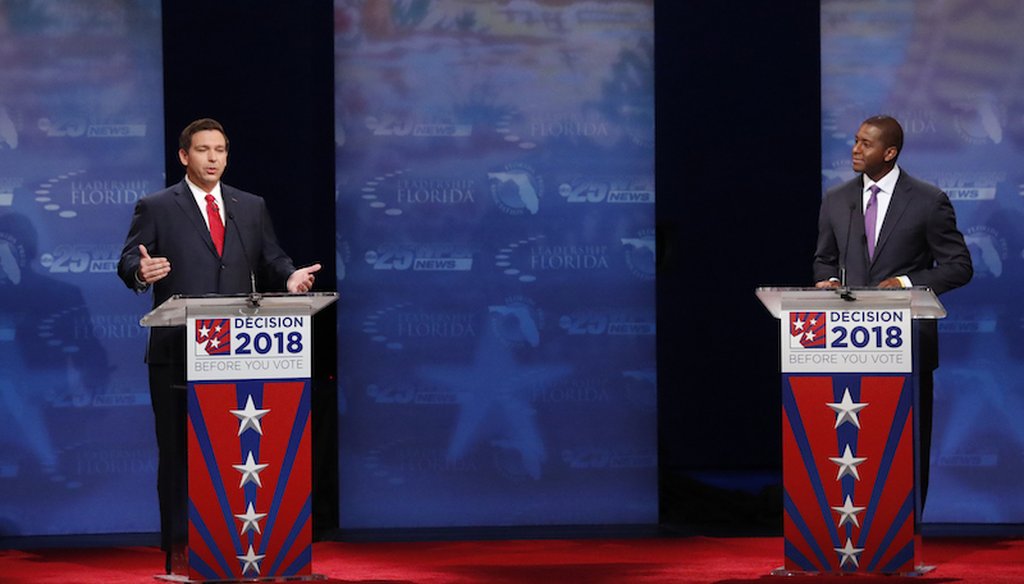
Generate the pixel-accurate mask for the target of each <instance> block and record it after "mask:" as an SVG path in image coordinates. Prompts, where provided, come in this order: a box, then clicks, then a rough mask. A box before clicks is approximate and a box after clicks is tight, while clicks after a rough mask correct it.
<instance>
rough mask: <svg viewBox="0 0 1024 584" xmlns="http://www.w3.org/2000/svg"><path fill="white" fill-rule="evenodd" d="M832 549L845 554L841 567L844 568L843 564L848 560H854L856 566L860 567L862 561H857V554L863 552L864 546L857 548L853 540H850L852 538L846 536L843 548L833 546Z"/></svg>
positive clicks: (840, 563)
mask: <svg viewBox="0 0 1024 584" xmlns="http://www.w3.org/2000/svg"><path fill="white" fill-rule="evenodd" d="M832 549H834V550H836V551H837V552H839V553H840V554H842V556H843V559H842V560H841V561H840V562H839V567H840V568H842V567H843V566H845V565H846V561H847V560H849V561H851V562H853V565H854V566H856V567H858V568H859V567H860V562H858V561H857V554H859V553H861V552H863V551H864V548H855V547H853V542H852V541H850V538H846V545H845V546H843V547H841V548H832Z"/></svg>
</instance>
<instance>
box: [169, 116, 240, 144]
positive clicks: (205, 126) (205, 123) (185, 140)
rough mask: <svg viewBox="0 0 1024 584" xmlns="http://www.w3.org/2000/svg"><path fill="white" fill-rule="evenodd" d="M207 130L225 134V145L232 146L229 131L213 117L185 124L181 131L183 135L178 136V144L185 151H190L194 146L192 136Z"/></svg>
mask: <svg viewBox="0 0 1024 584" xmlns="http://www.w3.org/2000/svg"><path fill="white" fill-rule="evenodd" d="M205 130H217V131H218V132H220V133H221V135H222V136H224V147H225V148H228V147H230V146H231V141H230V140H228V133H227V132H225V131H224V126H222V125H220V122H218V121H217V120H214V119H212V118H201V119H198V120H196V121H194V122H192V123H191V124H189V125H187V126H185V129H184V130H182V131H181V136H179V137H178V146H179V147H180V148H181V149H182V150H184V151H185V152H188V149H189V148H191V147H192V136H193V135H195V133H196V132H203V131H205Z"/></svg>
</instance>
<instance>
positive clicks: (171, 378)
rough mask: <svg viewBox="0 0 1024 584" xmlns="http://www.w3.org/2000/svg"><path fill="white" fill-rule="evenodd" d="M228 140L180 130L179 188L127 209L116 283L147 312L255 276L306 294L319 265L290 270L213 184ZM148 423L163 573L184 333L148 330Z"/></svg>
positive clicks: (176, 470) (178, 519)
mask: <svg viewBox="0 0 1024 584" xmlns="http://www.w3.org/2000/svg"><path fill="white" fill-rule="evenodd" d="M228 145H229V142H228V138H227V134H226V133H225V132H224V128H223V127H222V126H221V124H220V123H218V122H217V121H216V120H212V119H209V118H204V119H200V120H196V121H194V122H192V123H191V124H189V125H188V126H187V127H186V128H185V129H184V130H183V131H182V132H181V136H180V138H179V147H180V149H179V150H178V158H179V160H180V161H181V164H182V165H183V166H184V167H185V178H184V179H183V180H182V181H181V182H179V183H177V184H176V185H174V186H171V187H170V188H167V189H164V190H162V191H159V192H156V193H153V194H150V195H148V196H146V197H143V198H142V199H139V202H138V203H137V204H136V206H135V213H134V215H133V217H132V222H131V226H130V227H129V230H128V237H127V238H126V240H125V244H124V248H123V249H122V250H121V260H120V262H119V263H118V267H117V271H118V275H119V276H120V277H121V279H122V280H123V281H124V283H125V284H126V285H127V286H128V287H129V288H131V289H132V290H135V291H136V292H139V293H141V292H145V291H146V290H148V289H149V288H150V287H152V288H153V306H154V307H156V306H158V305H160V304H161V303H163V302H164V301H165V300H167V299H168V298H169V297H171V296H172V295H174V294H184V295H198V294H245V293H248V292H255V291H256V279H257V276H262V277H261V282H265V284H266V289H268V290H287V291H289V292H293V293H303V292H308V291H309V290H310V289H311V288H312V286H313V281H314V275H313V274H314V273H315V272H317V271H318V270H319V269H320V264H314V265H312V266H309V267H305V268H300V269H295V266H294V265H293V264H292V260H291V258H290V257H288V255H287V254H285V252H284V251H283V250H282V249H281V247H280V246H279V245H278V243H277V237H276V236H275V234H274V228H273V226H272V224H271V221H270V216H269V214H268V213H267V208H266V205H265V203H264V201H263V199H262V198H261V197H258V196H256V195H253V194H251V193H247V192H245V191H241V190H238V189H236V188H233V187H230V186H228V185H226V184H224V183H222V182H221V181H220V179H221V175H223V174H224V169H225V168H226V167H227V162H228ZM146 363H148V365H149V391H150V399H151V400H152V405H153V414H154V416H155V418H156V437H157V448H158V450H159V467H158V469H157V492H158V495H159V499H160V536H161V547H163V549H164V550H165V551H166V552H167V572H168V573H170V571H171V551H172V543H179V542H183V541H184V540H185V533H186V532H187V525H188V523H187V514H186V505H187V501H186V496H185V494H186V481H185V468H186V462H185V415H186V408H185V392H184V389H183V388H184V386H185V384H186V382H185V330H184V328H183V327H155V328H152V329H151V331H150V336H149V345H148V347H147V350H146Z"/></svg>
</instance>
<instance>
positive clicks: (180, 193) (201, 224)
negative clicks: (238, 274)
mask: <svg viewBox="0 0 1024 584" xmlns="http://www.w3.org/2000/svg"><path fill="white" fill-rule="evenodd" d="M174 194H175V195H176V196H175V199H174V200H175V202H177V203H178V207H179V208H180V209H181V211H182V212H183V213H184V214H185V216H186V217H188V220H189V223H191V224H192V227H193V228H195V230H196V234H197V235H198V236H199V237H200V238H201V239H202V240H203V242H205V243H206V247H207V248H208V249H209V250H210V253H212V254H213V255H217V248H216V247H214V245H213V238H212V237H210V229H209V228H208V227H207V226H206V220H205V219H203V216H202V214H201V213H200V211H199V206H198V205H196V200H195V198H194V197H193V196H192V191H191V190H189V188H188V185H187V184H185V181H181V182H180V183H178V186H177V188H176V189H175V191H174Z"/></svg>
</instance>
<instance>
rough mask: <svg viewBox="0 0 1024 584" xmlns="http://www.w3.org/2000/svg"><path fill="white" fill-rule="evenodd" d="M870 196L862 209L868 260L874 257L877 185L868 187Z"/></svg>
mask: <svg viewBox="0 0 1024 584" xmlns="http://www.w3.org/2000/svg"><path fill="white" fill-rule="evenodd" d="M868 190H869V191H871V197H870V198H869V199H868V206H867V207H866V208H865V209H864V234H865V235H866V236H867V238H868V260H873V259H875V222H876V221H878V191H880V190H882V189H880V188H878V185H871V186H870V187H868Z"/></svg>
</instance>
